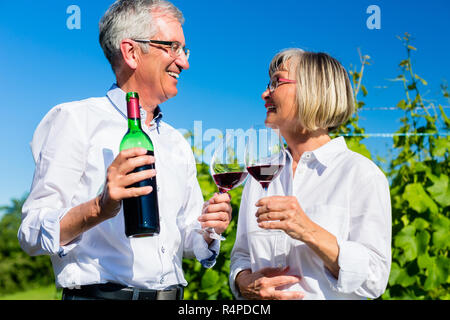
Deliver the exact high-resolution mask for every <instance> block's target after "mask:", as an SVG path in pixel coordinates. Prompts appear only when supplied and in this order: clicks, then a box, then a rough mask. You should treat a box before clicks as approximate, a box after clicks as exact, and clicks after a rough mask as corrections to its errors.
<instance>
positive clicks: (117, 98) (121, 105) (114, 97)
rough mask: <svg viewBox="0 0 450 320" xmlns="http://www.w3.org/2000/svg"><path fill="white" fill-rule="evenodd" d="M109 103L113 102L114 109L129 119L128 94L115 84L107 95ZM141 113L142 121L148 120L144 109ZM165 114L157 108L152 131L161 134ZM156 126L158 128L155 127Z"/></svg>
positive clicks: (151, 125) (151, 127)
mask: <svg viewBox="0 0 450 320" xmlns="http://www.w3.org/2000/svg"><path fill="white" fill-rule="evenodd" d="M106 96H107V97H108V99H109V101H111V103H112V105H113V107H114V108H115V109H116V110H117V111H118V112H119V113H120V114H121V115H122V116H123V117H124V118H125V119H127V118H128V117H127V103H126V93H125V91H123V90H122V89H121V88H119V87H118V86H117V84H115V83H114V84H113V85H112V86H111V88H110V89H109V90H108V93H107V94H106ZM139 108H140V112H141V119H146V117H147V111H145V109H144V108H142V107H141V106H139ZM162 117H163V113H162V112H161V108H160V107H159V106H156V108H155V111H154V117H153V120H152V122H151V123H150V129H154V128H155V127H156V129H157V130H158V133H159V127H160V122H161V120H162ZM155 124H156V126H155Z"/></svg>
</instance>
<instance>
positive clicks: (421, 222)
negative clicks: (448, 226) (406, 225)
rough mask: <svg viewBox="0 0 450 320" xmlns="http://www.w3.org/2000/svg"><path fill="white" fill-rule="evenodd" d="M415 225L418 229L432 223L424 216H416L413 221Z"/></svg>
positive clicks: (422, 228)
mask: <svg viewBox="0 0 450 320" xmlns="http://www.w3.org/2000/svg"><path fill="white" fill-rule="evenodd" d="M412 224H413V225H414V227H416V229H417V230H424V229H426V228H428V227H429V225H430V223H429V222H428V221H426V220H425V219H422V218H416V219H414V221H413V223H412Z"/></svg>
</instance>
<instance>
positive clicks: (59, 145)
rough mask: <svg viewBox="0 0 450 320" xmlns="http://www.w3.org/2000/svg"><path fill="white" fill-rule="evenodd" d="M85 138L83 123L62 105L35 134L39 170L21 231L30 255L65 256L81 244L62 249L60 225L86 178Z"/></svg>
mask: <svg viewBox="0 0 450 320" xmlns="http://www.w3.org/2000/svg"><path fill="white" fill-rule="evenodd" d="M69 109H70V108H69ZM84 134H85V130H83V128H82V127H81V126H80V119H79V118H78V119H77V117H75V116H74V115H73V114H72V113H71V111H70V110H68V108H65V107H63V106H62V105H61V106H57V107H55V108H53V109H52V110H51V111H50V112H49V113H48V114H47V115H46V116H45V117H44V119H43V120H42V121H41V123H40V124H39V125H38V128H37V129H36V131H35V133H34V136H33V141H32V143H31V149H32V153H33V157H34V160H35V163H36V167H35V172H34V177H33V183H32V186H31V190H30V194H29V196H28V198H27V200H26V202H25V203H24V206H23V209H22V222H21V225H20V228H19V230H18V239H19V242H20V245H21V247H22V249H23V250H24V251H25V252H27V253H28V254H30V255H33V256H35V255H44V254H47V255H56V254H58V255H60V256H64V255H65V254H67V253H68V252H69V251H70V250H71V249H73V248H74V247H75V246H76V244H77V241H78V240H79V238H78V239H75V240H74V241H72V242H71V243H69V244H68V245H66V246H60V225H59V222H60V220H61V219H62V218H63V217H64V215H65V214H66V213H67V212H68V211H69V210H70V209H71V208H72V207H73V204H72V200H73V196H74V194H75V191H76V189H77V186H78V184H79V181H80V178H81V176H82V174H83V170H84V166H85V153H86V150H85V149H86V147H85V142H84V141H85V138H84Z"/></svg>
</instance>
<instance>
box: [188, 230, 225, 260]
mask: <svg viewBox="0 0 450 320" xmlns="http://www.w3.org/2000/svg"><path fill="white" fill-rule="evenodd" d="M195 237H196V241H195V245H194V254H195V257H196V258H197V260H198V261H199V262H200V263H201V264H202V266H203V267H204V268H212V267H213V266H214V265H215V264H216V258H217V256H218V254H219V252H220V241H218V240H213V241H212V242H211V244H210V245H209V246H208V243H207V242H206V241H205V239H203V236H202V235H201V234H196V235H195Z"/></svg>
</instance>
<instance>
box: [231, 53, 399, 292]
mask: <svg viewBox="0 0 450 320" xmlns="http://www.w3.org/2000/svg"><path fill="white" fill-rule="evenodd" d="M269 76H270V83H269V85H268V87H267V89H266V91H264V93H263V94H262V98H263V100H264V101H265V107H266V109H267V114H266V119H265V123H266V125H267V126H269V127H274V126H276V127H278V128H279V129H280V132H281V135H282V136H283V137H284V139H285V140H286V143H287V145H288V148H287V157H286V159H287V160H286V165H285V167H284V169H283V171H282V172H281V174H280V176H279V177H278V178H277V179H275V180H274V181H273V182H272V183H271V184H270V186H269V191H268V194H269V196H267V197H263V196H262V188H261V186H260V184H259V183H258V182H257V181H255V180H254V179H249V180H248V182H247V183H246V185H245V188H244V191H243V193H242V200H241V207H240V212H239V222H238V230H237V235H236V242H235V245H234V248H233V251H232V254H231V273H230V286H231V289H232V291H233V293H234V295H235V296H236V297H237V298H241V299H242V298H243V299H364V298H376V297H379V296H380V295H381V294H382V293H383V292H384V290H385V288H386V285H387V281H388V277H389V270H390V264H391V249H390V244H391V207H390V196H389V185H388V181H387V179H386V177H385V176H384V174H383V173H382V172H381V170H380V169H379V168H378V167H377V166H376V165H375V164H374V163H373V162H372V161H370V160H369V159H367V158H365V157H363V156H361V155H360V154H358V153H355V152H352V151H350V150H349V149H348V148H347V146H346V143H345V140H344V138H343V137H339V138H335V139H333V140H332V139H331V138H330V137H329V132H330V131H331V130H333V129H335V128H337V127H339V125H341V124H342V123H344V122H345V121H347V120H348V119H349V118H350V116H351V115H352V113H353V111H354V98H353V92H352V88H351V84H350V81H349V78H348V75H347V72H346V71H345V69H344V68H343V67H342V65H341V64H340V63H339V62H338V61H337V60H336V59H334V58H332V57H330V56H329V55H327V54H324V53H313V52H304V51H302V50H300V49H287V50H284V51H282V52H280V53H279V54H277V55H276V56H275V57H274V58H273V60H272V62H271V64H270V68H269ZM255 205H256V207H255ZM255 213H256V214H255ZM255 228H262V229H267V230H271V229H274V230H281V231H282V232H278V233H275V234H274V233H273V232H272V233H271V234H267V236H266V237H263V238H261V237H259V238H258V237H256V236H253V233H252V231H254V229H255ZM262 239H264V240H262ZM261 241H264V242H265V244H264V245H263V244H262V243H261ZM267 243H268V245H267ZM268 255H269V256H270V257H271V258H270V259H266V260H271V261H270V263H269V265H270V267H264V268H262V269H260V270H253V272H252V265H255V264H256V265H261V263H262V262H263V259H264V258H263V257H267V256H268ZM266 262H267V261H266Z"/></svg>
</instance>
